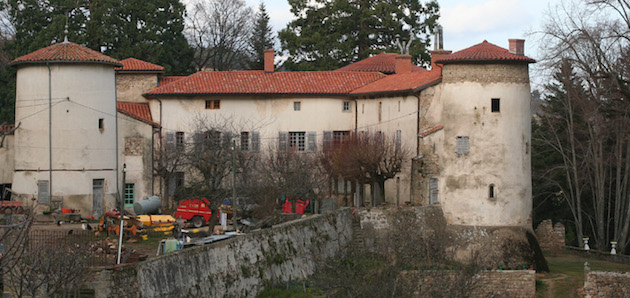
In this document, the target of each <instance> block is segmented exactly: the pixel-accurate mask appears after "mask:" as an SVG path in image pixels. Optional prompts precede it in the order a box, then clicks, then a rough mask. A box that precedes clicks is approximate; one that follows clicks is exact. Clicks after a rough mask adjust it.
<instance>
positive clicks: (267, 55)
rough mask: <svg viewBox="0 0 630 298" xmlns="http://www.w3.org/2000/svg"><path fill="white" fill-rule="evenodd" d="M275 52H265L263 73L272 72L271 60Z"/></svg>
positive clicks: (269, 50) (271, 50) (270, 50)
mask: <svg viewBox="0 0 630 298" xmlns="http://www.w3.org/2000/svg"><path fill="white" fill-rule="evenodd" d="M275 54H276V51H275V50H273V49H268V50H265V72H273V71H274V65H273V60H274V58H275Z"/></svg>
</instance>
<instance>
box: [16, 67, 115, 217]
mask: <svg viewBox="0 0 630 298" xmlns="http://www.w3.org/2000/svg"><path fill="white" fill-rule="evenodd" d="M50 68H51V87H52V88H51V90H52V95H51V97H52V104H53V107H52V132H53V133H52V155H53V169H54V172H53V194H52V195H53V200H55V199H57V200H62V201H63V204H64V205H66V204H68V206H65V207H69V208H72V207H71V206H69V205H75V204H76V205H80V206H81V210H82V212H83V211H85V210H86V208H87V209H90V210H89V213H91V211H92V210H91V193H92V179H105V185H106V187H105V205H108V204H109V203H110V201H111V200H112V198H113V195H114V194H115V192H116V184H115V171H116V145H115V142H116V129H115V127H116V126H115V125H116V121H115V117H116V94H115V75H114V67H113V66H111V65H104V64H51V65H50ZM48 79H49V76H48V68H47V67H46V65H44V64H24V65H20V66H19V68H18V71H17V86H16V113H15V116H16V117H15V118H16V123H21V125H20V127H19V128H18V129H17V130H16V131H15V150H16V152H15V169H16V173H15V177H14V184H13V189H14V191H16V192H17V193H20V194H23V195H26V196H32V195H36V194H37V180H48V168H49V158H48V153H49V145H48V121H49V117H48V90H49V89H48V87H49V84H48ZM68 99H69V100H68ZM100 118H102V119H103V123H104V128H103V129H102V130H101V129H99V119H100ZM76 196H79V197H76ZM79 201H80V202H79ZM84 206H85V208H84ZM85 212H88V211H85Z"/></svg>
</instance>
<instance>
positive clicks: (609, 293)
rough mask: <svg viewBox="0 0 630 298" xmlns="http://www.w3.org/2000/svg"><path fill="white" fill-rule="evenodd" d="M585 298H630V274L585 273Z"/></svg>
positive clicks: (587, 271) (586, 271)
mask: <svg viewBox="0 0 630 298" xmlns="http://www.w3.org/2000/svg"><path fill="white" fill-rule="evenodd" d="M584 296H585V297H630V273H618V272H602V271H589V270H585V272H584Z"/></svg>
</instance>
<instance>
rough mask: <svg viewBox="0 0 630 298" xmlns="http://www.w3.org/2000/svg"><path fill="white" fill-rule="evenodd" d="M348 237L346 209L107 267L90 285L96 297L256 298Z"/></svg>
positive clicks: (309, 269)
mask: <svg viewBox="0 0 630 298" xmlns="http://www.w3.org/2000/svg"><path fill="white" fill-rule="evenodd" d="M352 235H353V230H352V217H351V213H350V210H349V209H347V208H346V209H341V210H337V211H335V212H332V213H329V214H326V215H317V216H312V217H308V218H305V219H299V220H295V221H291V222H287V223H284V224H281V225H278V226H274V227H272V228H270V229H265V230H261V231H257V232H252V233H250V234H247V235H244V236H239V237H236V238H232V239H228V240H224V241H221V242H217V243H214V244H208V245H204V246H199V247H194V248H189V249H184V250H180V251H176V252H173V253H169V254H166V255H163V256H160V257H157V258H154V259H150V260H148V261H145V262H141V263H137V264H133V265H129V266H124V267H120V268H116V269H111V270H105V271H102V272H100V273H99V274H98V275H97V276H96V278H95V281H94V282H93V283H92V287H93V288H94V289H95V293H96V297H221V296H234V297H254V296H256V294H257V293H258V292H259V291H260V290H262V289H263V288H264V286H265V285H266V284H268V283H274V282H279V281H288V280H300V279H303V278H306V277H308V276H309V275H312V274H313V273H314V272H315V269H316V265H317V263H318V262H321V261H323V260H326V259H328V258H331V257H334V256H335V255H336V254H337V253H338V252H339V251H340V250H341V249H342V248H344V247H345V246H346V245H348V244H350V243H351V241H352Z"/></svg>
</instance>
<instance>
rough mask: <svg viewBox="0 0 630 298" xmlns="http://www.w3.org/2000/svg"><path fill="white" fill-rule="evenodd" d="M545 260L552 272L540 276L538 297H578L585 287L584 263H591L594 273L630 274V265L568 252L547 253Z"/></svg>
mask: <svg viewBox="0 0 630 298" xmlns="http://www.w3.org/2000/svg"><path fill="white" fill-rule="evenodd" d="M545 258H546V259H547V262H548V263H549V270H550V271H551V272H549V273H544V274H542V275H538V277H537V280H536V296H538V297H577V294H578V290H579V289H580V288H582V286H583V285H584V262H589V264H591V270H593V271H619V272H630V265H625V264H618V263H612V262H607V261H602V260H598V259H592V258H587V257H583V256H580V255H579V254H577V253H572V252H568V251H562V252H559V253H555V254H549V253H545Z"/></svg>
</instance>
